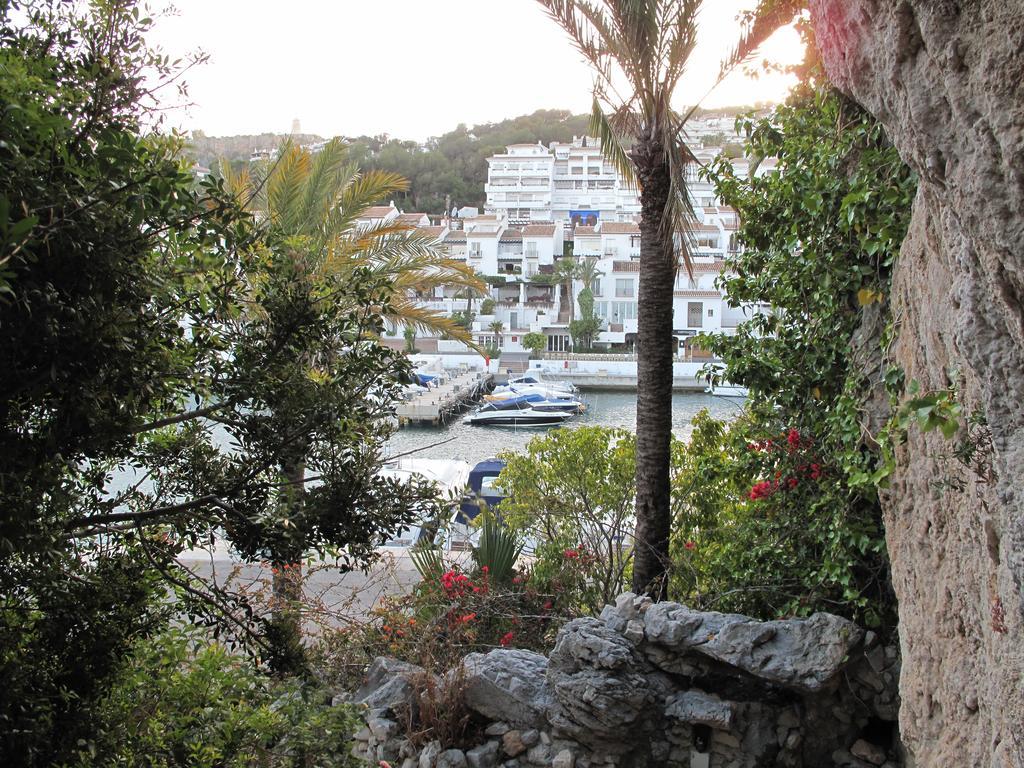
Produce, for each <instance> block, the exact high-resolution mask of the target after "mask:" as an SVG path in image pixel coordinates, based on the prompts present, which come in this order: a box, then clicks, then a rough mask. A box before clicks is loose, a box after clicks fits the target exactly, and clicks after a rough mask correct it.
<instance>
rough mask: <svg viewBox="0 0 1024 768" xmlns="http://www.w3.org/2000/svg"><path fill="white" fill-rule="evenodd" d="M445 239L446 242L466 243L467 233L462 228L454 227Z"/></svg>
mask: <svg viewBox="0 0 1024 768" xmlns="http://www.w3.org/2000/svg"><path fill="white" fill-rule="evenodd" d="M444 240H445V242H446V243H464V242H466V233H465V232H464V231H463V230H461V229H453V230H452V231H451V232H449V233H448V234H447V235H445V236H444Z"/></svg>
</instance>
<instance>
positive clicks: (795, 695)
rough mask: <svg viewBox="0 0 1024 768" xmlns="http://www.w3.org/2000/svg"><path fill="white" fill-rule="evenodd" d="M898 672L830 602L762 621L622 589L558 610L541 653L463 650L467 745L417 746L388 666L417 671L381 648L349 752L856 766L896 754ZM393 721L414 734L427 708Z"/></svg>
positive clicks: (729, 766) (421, 760)
mask: <svg viewBox="0 0 1024 768" xmlns="http://www.w3.org/2000/svg"><path fill="white" fill-rule="evenodd" d="M388 670H390V671H391V672H393V674H394V678H388V676H387V674H386V672H387V671H388ZM898 673H899V658H898V655H897V654H896V652H895V649H893V648H886V647H883V646H881V645H879V644H878V641H877V638H876V637H874V636H873V635H871V634H870V633H869V634H868V635H865V634H864V633H863V632H862V631H861V630H859V629H858V628H857V627H855V626H854V625H852V624H850V623H849V622H847V621H844V620H843V619H839V618H837V617H835V616H828V615H825V614H818V615H816V616H813V617H811V618H809V619H794V620H789V621H777V622H757V621H753V620H751V619H749V618H747V617H745V616H737V615H726V614H720V613H696V612H694V611H691V610H689V609H687V608H685V607H684V606H681V605H678V604H675V603H664V604H658V605H651V604H650V601H649V600H647V599H646V598H637V597H634V596H633V595H628V594H627V595H623V596H621V597H620V598H619V599H618V600H617V601H616V604H615V605H614V606H609V607H608V608H606V609H605V610H604V611H603V612H602V614H601V618H600V619H577V620H576V621H572V622H569V623H568V624H566V625H565V626H564V627H563V628H562V630H561V631H560V632H559V635H558V639H557V641H556V643H555V647H554V649H553V650H552V652H551V656H550V659H546V658H544V657H543V656H539V655H538V654H535V653H530V652H527V651H520V650H511V649H496V650H493V651H491V652H490V653H487V654H473V655H471V656H468V657H467V658H466V659H465V660H464V662H463V668H462V670H460V674H459V675H458V676H457V679H459V680H461V681H463V683H464V685H463V686H462V688H461V691H462V699H463V702H462V703H463V704H464V705H465V707H466V708H467V709H468V710H469V711H470V712H471V713H472V715H473V719H472V723H471V727H470V728H469V730H468V731H467V733H468V734H471V738H472V739H473V740H471V741H470V742H469V743H462V742H461V741H460V743H459V744H458V745H457V746H459V747H464V748H466V749H465V752H462V751H459V750H455V749H450V750H448V751H445V750H444V747H450V746H453V745H441V744H439V743H438V742H436V741H435V742H431V743H430V744H429V745H427V747H425V748H423V749H422V750H421V751H420V754H419V755H418V760H417V759H414V758H416V754H415V750H414V749H412V748H411V745H410V742H409V740H408V739H407V738H406V737H405V735H404V733H403V729H402V728H400V727H399V724H398V723H399V721H398V718H399V715H398V714H396V713H395V711H396V710H402V704H401V702H402V701H404V700H408V697H409V695H410V694H409V692H408V689H407V686H406V683H405V682H401V683H396V682H395V681H396V680H398V681H405V680H407V679H409V678H410V677H411V678H412V679H415V676H416V675H417V674H418V675H419V676H420V677H422V671H418V668H417V667H412V666H411V665H403V664H401V663H396V662H393V661H389V660H378V661H377V662H375V664H374V666H373V669H372V670H371V674H370V679H369V681H368V683H367V685H365V686H364V687H363V688H362V689H361V690H360V692H359V696H358V697H357V698H358V699H359V700H360V701H363V702H374V703H376V704H388V703H390V702H396V703H394V704H389V706H390V707H391V708H388V706H384V707H380V708H376V709H369V710H367V712H366V714H365V716H364V717H365V720H366V723H367V727H366V728H363V729H362V730H361V731H360V732H359V733H357V734H356V736H355V746H354V749H353V751H354V753H355V754H356V755H357V756H359V757H361V758H364V759H366V760H369V761H370V762H371V763H372V762H373V761H379V760H389V761H390V760H395V759H397V758H399V757H401V758H405V759H406V761H407V762H409V761H412V763H410V764H414V765H417V766H419V768H438V766H441V765H442V764H443V765H445V766H449V768H451V767H452V766H456V767H457V766H462V765H466V766H467V768H495V766H496V765H498V764H499V763H500V764H501V765H502V766H504V768H527V767H528V766H539V767H541V768H544V767H546V766H556V765H557V766H560V767H562V768H564V767H565V766H571V768H597V767H598V766H622V767H623V768H627V767H628V768H654V766H668V767H670V768H675V767H678V768H684V767H686V766H691V765H693V764H694V763H693V760H694V759H695V758H694V754H695V750H697V751H698V752H701V753H703V754H706V755H707V756H708V762H707V763H706V764H707V765H708V766H710V768H755V767H757V766H767V765H777V766H788V767H790V768H800V767H801V766H802V767H804V768H823V767H824V766H836V765H843V766H845V765H852V766H861V764H862V763H863V760H862V759H861V758H860V757H857V756H855V755H856V754H858V753H859V754H862V755H870V756H871V757H872V758H876V757H878V756H881V757H882V758H883V759H884V760H895V759H896V758H897V757H898V745H897V743H896V742H895V740H894V734H895V729H894V728H892V727H891V725H892V724H893V720H894V718H895V717H896V697H895V693H894V688H895V683H896V679H897V676H898ZM840 682H842V685H839V684H838V683H840ZM399 694H401V695H399ZM403 722H405V726H406V727H407V728H412V729H413V731H415V732H416V733H417V734H418V735H419V737H420V738H422V737H423V735H424V731H423V730H422V728H423V724H422V723H416V722H413V723H409V722H408V720H406V721H403ZM886 723H889V724H890V727H888V729H887V728H886V725H885V724H886ZM428 727H429V726H428ZM836 756H837V757H836ZM696 764H701V759H697V763H696ZM893 765H895V763H893ZM403 768H404V766H403ZM861 768H862V766H861ZM890 768H892V767H891V766H890Z"/></svg>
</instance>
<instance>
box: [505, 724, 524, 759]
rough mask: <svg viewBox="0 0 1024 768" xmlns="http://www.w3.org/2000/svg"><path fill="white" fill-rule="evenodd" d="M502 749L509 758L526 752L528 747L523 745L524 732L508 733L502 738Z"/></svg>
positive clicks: (514, 731)
mask: <svg viewBox="0 0 1024 768" xmlns="http://www.w3.org/2000/svg"><path fill="white" fill-rule="evenodd" d="M501 748H502V749H503V750H505V754H506V755H508V756H509V757H515V756H516V755H521V754H522V753H523V752H525V751H526V745H525V744H524V743H523V732H522V731H516V730H513V731H506V733H505V734H504V735H503V736H502V737H501Z"/></svg>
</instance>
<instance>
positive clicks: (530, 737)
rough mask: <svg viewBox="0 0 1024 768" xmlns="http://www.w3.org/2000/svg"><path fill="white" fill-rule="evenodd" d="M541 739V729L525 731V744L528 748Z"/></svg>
mask: <svg viewBox="0 0 1024 768" xmlns="http://www.w3.org/2000/svg"><path fill="white" fill-rule="evenodd" d="M539 741H540V731H538V730H536V729H534V728H531V729H530V730H528V731H523V744H525V745H526V746H527V747H528V748H529V747H532V746H534V745H536V744H537V742H539Z"/></svg>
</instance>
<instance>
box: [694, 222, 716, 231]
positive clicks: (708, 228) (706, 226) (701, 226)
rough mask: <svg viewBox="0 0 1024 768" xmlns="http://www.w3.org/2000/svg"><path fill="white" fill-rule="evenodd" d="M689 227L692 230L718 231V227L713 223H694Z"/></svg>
mask: <svg viewBox="0 0 1024 768" xmlns="http://www.w3.org/2000/svg"><path fill="white" fill-rule="evenodd" d="M691 229H692V230H693V231H694V232H718V227H716V226H715V225H714V224H699V223H697V224H694V225H693V226H692V227H691Z"/></svg>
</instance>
